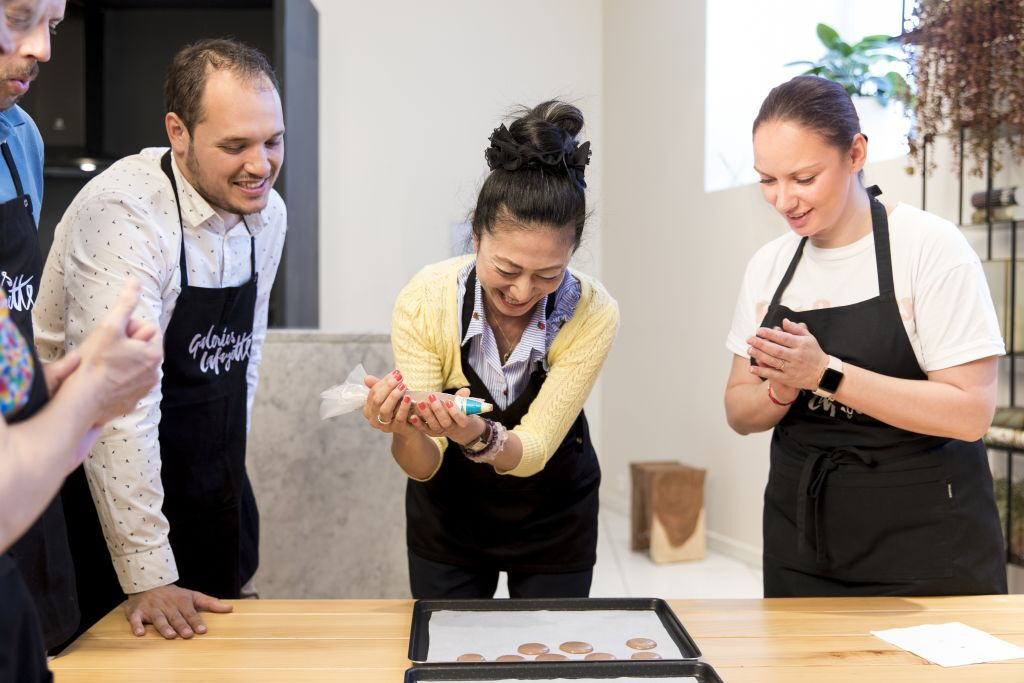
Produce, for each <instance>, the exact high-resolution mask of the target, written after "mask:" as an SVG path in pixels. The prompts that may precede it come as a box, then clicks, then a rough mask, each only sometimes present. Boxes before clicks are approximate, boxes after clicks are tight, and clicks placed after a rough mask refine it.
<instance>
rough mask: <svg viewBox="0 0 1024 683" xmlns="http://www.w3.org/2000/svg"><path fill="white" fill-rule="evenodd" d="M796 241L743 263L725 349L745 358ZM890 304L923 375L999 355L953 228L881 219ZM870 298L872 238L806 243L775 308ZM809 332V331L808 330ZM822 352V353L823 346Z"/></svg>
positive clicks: (908, 217) (905, 210)
mask: <svg viewBox="0 0 1024 683" xmlns="http://www.w3.org/2000/svg"><path fill="white" fill-rule="evenodd" d="M799 244H800V237H799V236H798V235H797V234H796V233H794V232H792V231H787V232H786V234H785V235H783V236H781V237H779V238H778V239H774V240H772V241H771V242H769V243H768V244H766V245H764V246H763V247H761V248H760V249H759V250H758V251H757V253H755V254H754V256H753V257H752V258H751V259H750V262H749V263H748V264H747V272H746V274H745V275H744V276H743V286H742V287H741V288H740V294H739V299H738V301H737V302H736V312H735V314H734V315H733V320H732V329H731V330H730V331H729V336H728V338H727V339H726V347H727V348H728V349H729V350H730V351H732V352H733V353H735V354H736V355H738V356H743V357H744V358H746V357H747V346H748V345H747V342H746V340H747V339H748V338H749V337H751V336H752V335H753V334H754V332H755V331H756V330H757V328H758V327H759V326H760V324H761V320H762V319H763V318H764V314H765V311H767V309H768V304H769V303H771V300H772V296H773V295H774V294H775V290H776V289H777V288H778V286H779V283H780V282H781V281H782V276H783V275H784V274H785V273H786V269H787V268H788V267H789V262H790V261H791V260H792V258H793V254H795V253H796V248H797V246H798V245H799ZM889 244H890V249H891V252H892V277H893V286H894V288H895V290H896V300H897V302H898V303H899V310H900V314H901V317H902V318H903V325H904V327H906V329H907V336H908V337H909V339H910V344H911V346H912V347H913V348H914V354H915V355H916V356H917V362H918V364H920V366H921V369H922V370H924V371H925V372H930V371H934V370H942V369H944V368H950V367H953V366H956V365H962V364H963V363H967V362H970V361H972V360H977V359H979V358H986V357H988V356H1000V355H1003V353H1005V348H1004V346H1003V336H1002V334H1001V333H1000V331H999V322H998V321H997V319H996V312H995V308H994V307H993V305H992V296H991V294H989V289H988V283H987V282H986V280H985V274H984V272H983V271H982V268H981V261H980V260H979V259H978V255H977V254H976V253H975V251H974V250H973V249H972V248H971V246H970V245H969V244H968V243H967V240H966V239H965V238H964V236H963V235H962V234H961V233H960V231H959V230H958V229H957V227H956V226H955V225H953V224H952V223H950V222H949V221H947V220H943V219H942V218H939V217H938V216H935V215H932V214H930V213H926V212H924V211H921V210H920V209H916V208H914V207H912V206H907V205H906V204H898V205H897V206H896V208H895V209H894V210H893V212H892V213H891V214H890V215H889ZM876 296H878V269H877V268H876V264H875V239H874V234H868V235H866V236H864V237H862V238H861V239H859V240H857V241H856V242H854V243H853V244H849V245H847V246H845V247H838V248H836V249H821V248H818V247H815V246H814V245H813V244H811V243H810V242H808V243H807V246H806V247H804V253H803V257H802V258H801V259H800V263H799V264H798V265H797V268H796V272H795V273H794V274H793V279H792V280H791V281H790V283H789V286H788V287H787V288H786V290H785V291H784V292H783V294H782V300H781V303H782V305H783V306H787V307H789V308H791V309H792V310H794V311H803V310H807V309H812V308H832V307H835V306H846V305H848V304H853V303H857V302H859V301H864V300H866V299H871V298H874V297H876ZM811 334H814V330H811ZM824 350H825V352H826V353H827V352H828V349H824Z"/></svg>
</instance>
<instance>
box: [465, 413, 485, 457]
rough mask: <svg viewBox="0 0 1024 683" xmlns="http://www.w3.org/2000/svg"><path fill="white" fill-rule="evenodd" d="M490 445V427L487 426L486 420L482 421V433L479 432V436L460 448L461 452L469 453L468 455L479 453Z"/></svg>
mask: <svg viewBox="0 0 1024 683" xmlns="http://www.w3.org/2000/svg"><path fill="white" fill-rule="evenodd" d="M490 443H491V425H490V424H488V422H487V420H484V431H482V432H480V436H478V437H476V438H475V439H474V440H473V441H470V442H469V443H467V444H466V445H465V446H463V447H462V449H463V450H466V451H469V452H470V453H479V452H480V451H482V450H484V449H486V448H487V446H488V445H490Z"/></svg>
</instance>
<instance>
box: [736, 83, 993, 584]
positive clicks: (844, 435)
mask: <svg viewBox="0 0 1024 683" xmlns="http://www.w3.org/2000/svg"><path fill="white" fill-rule="evenodd" d="M753 128H754V131H753V137H754V166H755V169H756V170H757V172H758V173H759V174H760V176H761V187H762V191H763V193H764V197H765V200H766V201H768V202H769V203H770V204H771V205H772V206H774V207H775V209H776V210H777V211H778V212H779V213H780V214H782V216H783V218H784V219H785V220H786V222H787V223H788V224H789V227H790V231H789V232H788V233H787V234H785V235H783V236H782V237H779V238H778V239H775V240H773V241H771V242H769V243H768V244H766V245H765V246H763V247H762V248H761V249H760V250H758V252H757V253H756V254H754V256H753V258H752V259H751V260H750V263H749V264H748V266H747V270H746V274H745V276H744V279H743V285H742V288H741V290H740V294H739V300H738V303H737V305H736V313H735V316H734V318H733V324H732V330H731V331H730V333H729V337H728V341H727V346H728V348H729V350H730V351H732V352H733V353H734V354H736V355H735V357H734V358H733V364H732V371H731V373H730V375H729V383H728V387H727V388H726V393H725V406H726V414H727V417H728V420H729V424H730V425H731V426H732V428H733V429H734V430H736V431H737V432H739V433H740V434H749V433H751V432H760V431H765V430H768V429H774V432H773V434H772V444H771V468H770V473H769V478H768V485H767V487H766V489H765V508H764V520H763V523H764V529H763V533H764V591H765V596H766V597H778V596H819V595H944V594H945V595H949V594H972V593H1005V592H1006V568H1005V556H1004V550H1003V538H1002V530H1001V527H1000V523H999V518H998V514H997V512H996V507H995V500H994V496H993V490H992V476H991V473H990V471H989V468H988V459H987V457H986V453H985V448H984V446H983V445H982V442H981V436H982V435H983V434H984V433H985V430H986V429H987V428H988V427H989V425H990V423H991V420H992V414H993V410H994V406H995V396H996V363H997V357H998V356H1000V355H1002V354H1003V352H1004V349H1003V342H1002V336H1001V334H1000V332H999V325H998V323H997V321H996V316H995V311H994V310H993V306H992V300H991V297H990V295H989V291H988V286H987V284H986V282H985V278H984V275H983V273H982V269H981V264H980V262H979V260H978V257H977V255H976V254H975V253H974V252H973V251H972V249H971V248H970V246H969V245H968V244H967V242H966V240H965V239H964V237H963V236H962V235H961V234H960V232H959V231H958V230H957V228H956V227H955V226H954V225H952V224H951V223H950V222H948V221H945V220H942V219H940V218H938V217H936V216H933V215H931V214H928V213H925V212H923V211H919V210H917V209H915V208H912V207H910V206H907V205H905V204H895V205H885V204H882V203H881V202H879V201H878V200H877V199H876V198H875V197H876V196H877V194H879V191H878V188H869V189H865V188H864V186H863V184H862V175H863V174H862V173H861V169H862V168H863V166H864V162H865V159H866V156H867V138H866V137H865V136H864V135H862V134H861V133H860V122H859V121H858V118H857V112H856V110H855V109H854V108H853V104H852V102H851V101H850V98H849V96H848V95H847V94H846V92H845V91H844V90H843V88H842V87H841V86H839V85H838V84H836V83H833V82H831V81H827V80H825V79H821V78H817V77H811V76H800V77H797V78H794V79H792V80H791V81H788V82H786V83H783V84H782V85H780V86H778V87H776V88H775V89H773V90H772V91H771V92H770V93H769V94H768V97H767V98H766V99H765V100H764V102H763V104H762V105H761V110H760V112H759V114H758V116H757V119H756V120H755V121H754V127H753Z"/></svg>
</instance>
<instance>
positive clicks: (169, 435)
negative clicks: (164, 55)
mask: <svg viewBox="0 0 1024 683" xmlns="http://www.w3.org/2000/svg"><path fill="white" fill-rule="evenodd" d="M160 165H161V168H162V169H163V171H164V173H165V174H166V175H167V177H168V178H169V179H170V182H171V188H172V189H173V191H174V196H175V200H176V202H178V188H177V183H176V182H175V179H174V174H173V172H172V170H171V158H170V152H167V153H166V154H165V155H164V157H163V158H162V159H161V164H160ZM178 222H179V225H181V230H182V240H181V249H180V254H179V259H180V267H181V293H180V294H179V295H178V301H177V303H176V304H175V307H174V312H173V313H172V314H171V319H170V322H169V323H168V325H167V330H166V331H165V332H164V363H163V381H162V383H161V387H160V388H161V392H162V399H161V401H160V426H159V434H160V480H161V482H162V483H163V489H164V502H163V507H162V511H163V514H164V515H165V516H166V517H167V521H168V522H169V524H170V533H169V537H168V538H169V541H170V544H171V548H172V550H173V551H174V559H175V562H176V564H177V566H178V581H177V585H179V586H181V587H182V588H188V589H191V590H197V591H200V592H203V593H206V594H208V595H212V596H214V597H218V598H226V599H232V598H238V597H239V592H240V590H241V587H242V586H243V585H244V584H245V582H246V581H248V580H249V579H250V578H252V576H253V574H255V573H256V564H257V559H258V548H257V544H258V538H259V517H258V513H257V510H256V500H255V498H254V496H253V492H252V487H251V486H250V484H249V478H248V476H247V474H246V471H245V444H246V415H247V410H246V404H247V398H248V390H249V389H248V383H247V381H246V370H247V369H248V366H249V348H250V345H251V341H252V330H253V321H254V318H255V313H256V283H257V273H256V241H255V238H250V248H251V256H250V267H251V269H252V271H251V272H252V275H251V277H250V279H249V281H248V282H246V283H245V284H243V285H240V286H238V287H223V288H204V287H195V286H192V285H189V283H188V264H187V262H186V258H185V237H184V235H185V226H184V222H183V221H182V220H181V205H180V202H178ZM68 488H69V487H68V486H67V485H66V486H65V489H66V490H65V503H67V501H68V500H69V498H68V496H69V495H71V496H74V499H75V501H76V505H77V508H76V509H78V510H79V511H80V512H81V513H82V514H80V515H77V517H80V518H81V519H73V520H69V528H71V529H72V535H71V540H72V546H73V548H74V552H75V557H76V558H78V559H79V562H78V564H79V565H81V566H80V567H79V568H78V585H79V586H83V587H84V586H88V587H89V588H88V590H85V589H83V591H82V595H81V604H82V626H81V627H80V629H79V633H81V632H83V631H84V630H86V629H88V628H89V626H91V625H92V624H93V623H95V622H96V621H97V620H99V619H101V618H102V617H103V616H105V615H106V614H107V613H108V612H109V611H110V610H111V609H113V608H114V607H116V606H117V605H118V604H119V603H121V602H122V601H123V600H124V593H123V592H122V590H121V587H120V584H119V582H118V581H117V576H116V575H115V573H114V569H113V566H112V564H111V561H110V554H109V552H108V550H107V547H106V543H105V542H104V540H103V535H102V530H101V527H100V524H99V520H98V518H97V516H96V512H95V506H94V505H93V503H92V501H91V500H90V498H89V491H88V487H87V485H86V482H85V477H84V476H82V477H81V478H80V479H79V480H78V482H77V486H75V487H74V489H73V490H72V491H70V492H69V491H68V490H67V489H68ZM86 506H88V508H89V509H88V510H87V509H86ZM67 507H68V509H71V505H70V504H67ZM76 527H80V528H76ZM83 558H87V559H83Z"/></svg>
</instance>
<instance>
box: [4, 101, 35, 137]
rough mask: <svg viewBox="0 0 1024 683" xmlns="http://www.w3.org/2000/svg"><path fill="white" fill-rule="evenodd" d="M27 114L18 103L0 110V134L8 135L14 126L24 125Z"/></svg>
mask: <svg viewBox="0 0 1024 683" xmlns="http://www.w3.org/2000/svg"><path fill="white" fill-rule="evenodd" d="M27 116H28V115H27V114H25V111H24V110H23V109H22V108H21V107H19V106H18V105H14V106H13V107H10V108H8V109H5V110H3V111H0V135H9V134H10V133H12V132H13V131H14V129H15V128H17V127H19V126H24V125H25V121H26V118H27Z"/></svg>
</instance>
